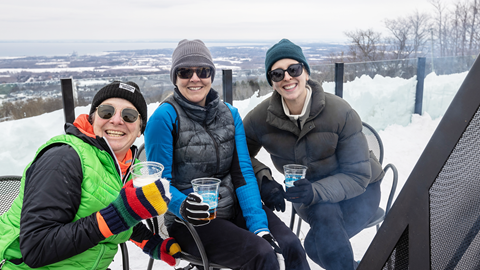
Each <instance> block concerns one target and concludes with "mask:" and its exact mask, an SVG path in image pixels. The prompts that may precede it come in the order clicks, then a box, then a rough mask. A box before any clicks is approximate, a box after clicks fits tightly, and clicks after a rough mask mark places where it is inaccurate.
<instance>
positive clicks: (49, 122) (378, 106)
mask: <svg viewBox="0 0 480 270" xmlns="http://www.w3.org/2000/svg"><path fill="white" fill-rule="evenodd" d="M466 75H467V72H465V73H460V74H453V75H444V76H437V75H435V74H434V73H431V74H429V75H427V77H426V78H425V89H424V97H423V100H424V103H423V109H424V113H423V115H417V114H413V113H412V112H413V107H414V105H413V104H414V97H415V85H416V78H412V79H401V78H389V77H382V76H375V77H374V78H373V79H372V78H370V77H367V76H363V77H361V78H357V79H356V80H354V81H352V82H348V83H346V84H345V85H344V98H345V99H346V100H347V101H348V102H349V103H350V104H351V105H352V107H353V108H354V109H355V110H356V111H357V112H358V113H359V115H360V116H361V118H362V120H363V121H365V122H367V123H369V124H370V125H372V126H374V127H375V128H376V129H377V131H378V132H379V134H380V136H381V138H382V140H383V144H384V148H385V157H384V162H383V164H384V165H386V164H388V163H392V164H394V165H395V166H396V167H397V169H398V172H399V183H398V187H397V192H396V194H398V193H399V191H400V189H401V188H402V186H403V184H404V183H405V181H406V179H407V178H408V176H409V174H410V172H411V171H412V169H413V167H414V165H415V163H416V162H417V160H418V158H419V157H420V155H421V153H422V152H423V149H424V148H425V146H426V144H427V143H428V141H429V139H430V137H431V136H432V134H433V132H434V131H435V129H436V127H437V125H438V123H439V122H440V119H441V117H442V116H443V113H444V112H445V111H446V109H447V107H448V105H449V104H450V102H451V100H452V99H453V97H454V95H455V93H456V92H457V90H458V89H459V87H460V85H461V83H462V82H463V80H464V79H465V76H466ZM86 84H88V83H86ZM323 87H324V89H325V91H326V92H330V93H333V92H334V87H335V86H334V84H333V83H324V84H323ZM268 96H269V95H266V96H261V97H259V96H257V94H254V95H253V96H252V97H251V98H250V99H247V100H243V101H235V102H234V104H233V105H234V106H235V107H236V108H238V110H239V112H240V115H241V116H242V117H244V116H245V115H246V114H247V113H248V111H250V110H251V109H252V108H254V107H255V106H256V105H257V104H258V103H259V102H261V101H262V100H264V99H265V98H267V97H268ZM158 104H159V103H158V102H157V103H152V104H149V105H148V112H149V115H151V114H152V113H153V111H154V110H155V108H156V107H157V106H158ZM89 108H90V106H87V107H77V108H76V109H75V114H76V115H79V114H82V113H88V111H89ZM63 123H64V114H63V111H62V110H59V111H55V112H51V113H46V114H43V115H40V116H36V117H31V118H26V119H21V120H16V121H7V122H0V130H2V138H1V139H0V149H2V152H0V164H2V166H1V167H0V175H9V174H10V175H20V174H22V172H23V169H24V168H25V167H26V166H27V164H28V163H29V162H31V160H32V158H33V157H34V155H35V152H36V149H37V148H38V147H40V146H41V145H42V144H43V143H45V142H46V141H47V140H48V139H49V138H51V137H53V136H55V135H57V134H62V133H63ZM142 143H143V136H142V137H141V138H139V139H137V141H136V142H135V144H136V145H138V146H139V145H141V144H142ZM257 158H259V159H260V160H262V161H263V162H265V163H266V164H267V165H269V166H270V168H271V169H272V171H273V174H274V175H273V176H274V178H276V179H282V175H281V174H280V173H279V172H278V171H276V170H275V167H274V166H273V164H272V162H271V160H270V157H269V155H268V153H266V152H265V151H264V150H263V149H262V150H261V151H260V153H259V154H258V155H257ZM390 181H391V173H390V172H389V173H387V175H386V176H385V180H384V182H383V183H382V195H383V196H382V200H381V205H382V206H384V205H385V204H386V200H387V196H388V192H389V190H390V187H391V182H390ZM290 211H291V209H290V205H288V207H287V211H285V212H284V213H281V212H276V213H277V214H278V216H279V217H280V218H281V219H282V220H283V221H284V222H285V223H286V224H287V225H288V224H290V223H289V221H290V213H291V212H290ZM308 228H309V227H308V224H306V223H305V222H303V225H302V230H301V235H300V239H301V240H302V241H303V240H304V238H305V235H306V233H307V232H308ZM375 232H376V230H375V227H372V228H368V229H365V230H363V231H362V232H361V233H359V234H358V235H356V236H355V237H353V238H352V239H351V242H352V246H353V250H354V255H355V259H356V260H360V259H361V258H362V256H363V254H364V253H365V251H366V250H367V248H368V246H369V244H370V242H371V241H372V239H373V237H374V235H375ZM127 246H128V251H129V258H130V268H131V269H145V268H146V267H147V264H148V256H147V255H145V254H143V253H142V251H141V250H140V249H139V248H138V247H136V246H135V245H134V244H132V243H130V242H128V243H127ZM121 262H122V260H121V253H120V252H118V253H117V255H116V257H115V260H114V262H113V263H112V265H111V268H112V269H121ZM309 262H310V266H311V269H312V270H318V269H322V268H320V267H319V266H318V265H316V264H315V263H313V262H312V261H310V260H309ZM181 265H182V266H184V265H185V264H184V262H182V264H181ZM153 269H172V268H171V267H169V266H168V265H167V264H165V263H164V262H161V261H156V262H155V263H154V267H153Z"/></svg>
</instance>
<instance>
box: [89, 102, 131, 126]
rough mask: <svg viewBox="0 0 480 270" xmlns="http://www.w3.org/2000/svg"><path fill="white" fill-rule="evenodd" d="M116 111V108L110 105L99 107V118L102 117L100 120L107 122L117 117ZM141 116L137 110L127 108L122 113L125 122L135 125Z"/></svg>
mask: <svg viewBox="0 0 480 270" xmlns="http://www.w3.org/2000/svg"><path fill="white" fill-rule="evenodd" d="M115 111H116V110H115V107H113V106H112V105H108V104H102V105H100V106H98V107H97V114H98V116H100V118H102V119H105V120H108V119H110V118H112V117H113V116H114V115H115ZM139 115H140V114H139V113H138V112H137V111H136V110H134V109H131V108H125V109H123V110H122V113H121V116H122V119H123V121H125V122H127V123H133V122H135V121H137V119H138V116H139Z"/></svg>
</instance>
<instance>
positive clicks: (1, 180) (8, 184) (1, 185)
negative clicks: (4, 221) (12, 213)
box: [0, 175, 22, 215]
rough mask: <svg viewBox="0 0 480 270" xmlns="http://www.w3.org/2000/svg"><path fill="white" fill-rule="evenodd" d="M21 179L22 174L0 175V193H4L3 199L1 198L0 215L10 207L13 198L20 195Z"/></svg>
mask: <svg viewBox="0 0 480 270" xmlns="http://www.w3.org/2000/svg"><path fill="white" fill-rule="evenodd" d="M21 179H22V177H21V176H16V175H6V176H0V194H2V199H1V200H0V215H1V214H3V213H5V212H7V210H8V209H10V206H11V205H12V203H13V200H15V198H16V197H17V196H18V193H19V192H20V184H21V182H20V180H21Z"/></svg>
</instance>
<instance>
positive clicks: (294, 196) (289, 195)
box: [285, 178, 313, 204]
mask: <svg viewBox="0 0 480 270" xmlns="http://www.w3.org/2000/svg"><path fill="white" fill-rule="evenodd" d="M293 185H294V187H289V188H287V192H285V199H287V201H290V202H294V203H303V204H310V203H311V202H312V200H313V187H312V183H310V181H308V179H306V178H303V179H300V180H298V181H295V182H293Z"/></svg>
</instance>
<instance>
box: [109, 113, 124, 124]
mask: <svg viewBox="0 0 480 270" xmlns="http://www.w3.org/2000/svg"><path fill="white" fill-rule="evenodd" d="M110 123H112V124H114V125H121V124H124V123H125V122H124V121H123V119H122V111H116V112H115V114H114V115H113V116H112V118H110Z"/></svg>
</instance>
